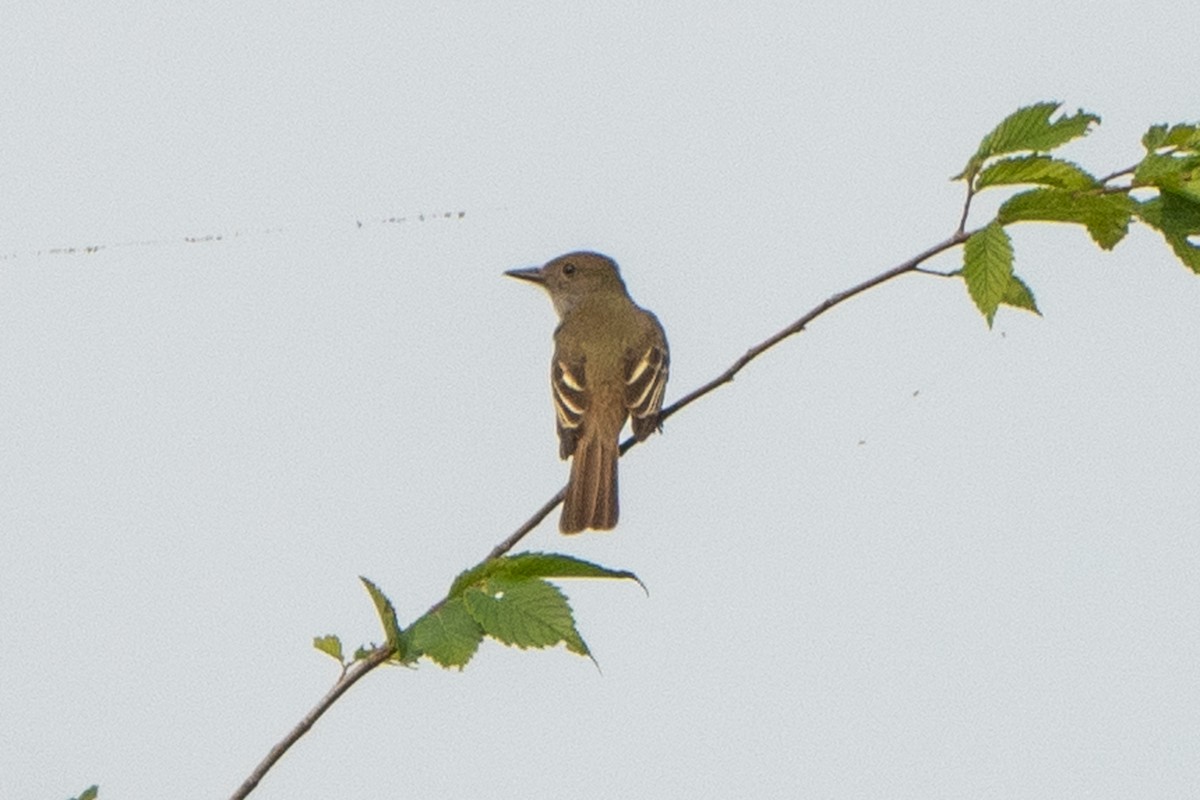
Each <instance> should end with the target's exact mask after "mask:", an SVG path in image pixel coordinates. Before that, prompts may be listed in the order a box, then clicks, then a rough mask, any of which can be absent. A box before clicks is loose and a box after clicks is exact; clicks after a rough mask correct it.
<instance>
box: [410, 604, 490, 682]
mask: <svg viewBox="0 0 1200 800" xmlns="http://www.w3.org/2000/svg"><path fill="white" fill-rule="evenodd" d="M405 638H406V640H407V642H408V645H409V649H410V650H411V651H412V657H416V656H417V655H418V654H420V655H426V656H429V658H431V659H432V660H433V661H435V662H437V663H438V664H440V665H441V666H443V667H446V668H447V669H449V668H451V667H457V668H458V669H462V668H463V667H465V666H466V665H467V662H468V661H470V660H471V657H472V656H473V655H475V651H476V650H478V649H479V643H480V642H481V641H482V640H483V628H481V627H480V625H479V623H478V622H476V621H475V618H474V617H472V616H471V614H470V612H468V611H467V607H466V604H465V603H464V602H463V600H462V598H461V597H455V598H451V599H449V600H447V601H446V602H445V603H443V604H442V605H441V606H440V607H439V608H437V609H436V610H434V611H430V612H428V613H426V614H425V616H423V617H421V618H420V619H418V620H417V621H416V622H414V623H413V624H412V625H410V626H409V628H408V631H407V632H406V634H405Z"/></svg>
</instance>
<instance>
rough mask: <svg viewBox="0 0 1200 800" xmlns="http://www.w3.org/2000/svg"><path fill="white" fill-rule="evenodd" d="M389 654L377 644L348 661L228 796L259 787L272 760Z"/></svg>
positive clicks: (244, 794) (239, 797) (237, 798)
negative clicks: (332, 682) (351, 662)
mask: <svg viewBox="0 0 1200 800" xmlns="http://www.w3.org/2000/svg"><path fill="white" fill-rule="evenodd" d="M391 657H392V648H391V647H378V648H376V649H374V650H372V651H371V652H370V653H369V654H368V655H367V657H366V658H364V659H363V660H362V661H356V662H354V663H353V664H351V665H350V667H349V668H348V669H347V670H346V671H345V672H344V673H343V674H342V677H340V678H339V679H338V681H337V683H335V684H334V685H333V688H332V689H330V690H329V691H328V692H326V693H325V696H324V697H322V698H321V702H319V703H317V704H316V705H315V706H313V708H312V710H311V711H309V712H308V713H307V714H305V715H304V719H302V720H300V722H299V723H298V724H297V725H296V727H294V728H292V729H291V730H290V731H288V733H287V736H284V737H283V739H281V740H280V741H279V743H278V744H276V745H275V746H274V747H272V748H271V752H269V753H267V757H266V758H264V759H263V760H262V761H261V762H259V765H258V766H257V767H255V768H254V771H253V772H251V773H250V777H248V778H246V780H245V781H243V782H242V785H241V786H239V787H238V790H237V791H236V792H234V793H233V795H232V796H231V797H232V800H243V799H244V798H245V797H247V796H249V794H250V793H251V792H252V791H254V787H256V786H258V782H259V781H261V780H262V779H263V776H265V775H266V774H267V772H268V771H270V769H271V767H273V766H275V762H276V761H278V760H279V759H281V758H283V754H284V753H286V752H287V751H288V748H290V747H291V746H292V745H294V744H295V743H296V742H297V741H299V739H300V737H301V736H303V735H304V734H306V733H308V730H309V728H311V727H312V726H313V725H314V724H316V722H317V720H319V719H320V718H321V715H322V714H324V713H325V712H326V711H328V710H329V709H330V707H331V706H332V705H333V704H334V703H335V702H337V699H338V698H339V697H341V696H342V695H343V694H345V693H346V690H347V689H349V688H350V687H351V686H353V685H354V684H356V683H358V680H359V679H360V678H362V677H363V676H365V675H366V674H367V673H368V672H370V671H371V670H373V669H375V668H376V667H378V666H379V665H380V664H383V663H384V662H386V661H387V660H388V659H389V658H391Z"/></svg>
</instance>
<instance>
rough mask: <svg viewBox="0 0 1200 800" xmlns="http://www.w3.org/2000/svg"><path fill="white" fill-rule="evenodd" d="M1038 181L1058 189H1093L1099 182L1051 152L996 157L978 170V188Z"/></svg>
mask: <svg viewBox="0 0 1200 800" xmlns="http://www.w3.org/2000/svg"><path fill="white" fill-rule="evenodd" d="M1021 183H1038V184H1041V185H1043V186H1054V187H1057V188H1059V189H1095V188H1099V186H1100V184H1099V182H1098V181H1097V180H1096V179H1095V178H1093V177H1092V176H1091V175H1090V174H1088V173H1087V172H1086V171H1085V170H1083V169H1082V168H1081V167H1079V166H1078V165H1076V164H1072V163H1071V162H1069V161H1060V160H1058V159H1056V158H1051V157H1050V156H1014V157H1013V158H1006V159H1003V160H1001V161H995V162H993V163H991V164H989V165H988V166H987V167H985V168H984V170H983V171H982V172H980V173H979V178H978V179H977V180H976V181H975V187H976V188H977V189H983V188H986V187H988V186H1001V185H1012V184H1021Z"/></svg>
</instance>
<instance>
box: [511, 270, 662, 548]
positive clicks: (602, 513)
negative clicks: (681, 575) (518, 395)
mask: <svg viewBox="0 0 1200 800" xmlns="http://www.w3.org/2000/svg"><path fill="white" fill-rule="evenodd" d="M505 274H506V275H510V276H512V277H514V278H520V279H522V280H526V281H530V282H532V283H536V284H538V285H540V286H541V287H542V288H544V289H545V290H546V292H547V293H548V294H549V295H550V299H551V301H552V302H553V303H554V309H555V311H557V312H558V317H559V324H558V327H557V328H556V329H555V331H554V356H553V358H552V359H551V362H550V388H551V396H552V397H553V399H554V409H555V414H556V417H557V427H558V441H559V455H560V456H561V457H562V458H571V476H570V478H569V480H568V482H567V490H566V494H565V496H564V498H563V510H562V516H561V517H560V518H559V523H558V527H559V530H561V531H562V532H563V533H578V532H579V531H582V530H584V529H586V528H593V529H596V530H608V529H610V528H613V527H614V526H615V525H616V524H617V517H618V515H619V504H618V502H617V459H618V458H619V457H620V449H619V448H620V444H619V441H620V436H621V429H622V428H623V427H624V426H625V420H626V419H629V420H630V421H631V426H632V428H633V435H634V436H635V437H637V438H638V439H639V440H640V439H645V438H646V437H647V436H649V435H650V434H651V433H653V432H654V431H655V430H656V429H657V428H658V416H659V412H660V411H661V410H662V402H663V390H664V388H665V387H666V384H667V372H668V368H669V366H670V364H669V355H668V350H667V339H666V335H665V334H664V333H663V329H662V326H661V325H660V324H659V323H658V319H657V318H656V317H655V316H654V315H653V314H652V313H650V312H649V311H647V310H645V309H643V308H639V307H638V306H637V305H636V304H635V303H634V302H633V300H631V299H630V297H629V294H628V292H627V291H626V290H625V283H624V281H622V280H621V274H620V271H619V270H618V269H617V265H616V262H614V261H613V260H612V259H611V258H608V257H607V256H603V255H600V254H599V253H588V252H579V253H568V254H567V255H564V256H559V257H558V258H556V259H554V260H553V261H550V262H548V263H547V264H545V265H544V266H542V267H531V268H528V269H514V270H509V271H508V272H506V273H505Z"/></svg>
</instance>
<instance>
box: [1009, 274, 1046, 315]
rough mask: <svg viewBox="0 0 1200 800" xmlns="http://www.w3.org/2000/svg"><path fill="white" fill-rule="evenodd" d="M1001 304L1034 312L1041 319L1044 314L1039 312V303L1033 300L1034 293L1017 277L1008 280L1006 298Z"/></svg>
mask: <svg viewBox="0 0 1200 800" xmlns="http://www.w3.org/2000/svg"><path fill="white" fill-rule="evenodd" d="M1000 302H1001V303H1002V304H1004V305H1006V306H1012V307H1013V308H1023V309H1025V310H1026V311H1032V312H1033V313H1034V314H1037V315H1038V316H1039V317H1040V316H1041V315H1042V312H1041V311H1039V310H1038V307H1037V301H1036V300H1034V299H1033V291H1032V290H1031V289H1030V288H1029V286H1027V285H1026V283H1025V281H1023V280H1021V279H1020V278H1018V277H1017V276H1016V275H1013V276H1011V277H1010V278H1009V279H1008V286H1007V287H1006V288H1005V290H1004V297H1002V298H1001V299H1000Z"/></svg>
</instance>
